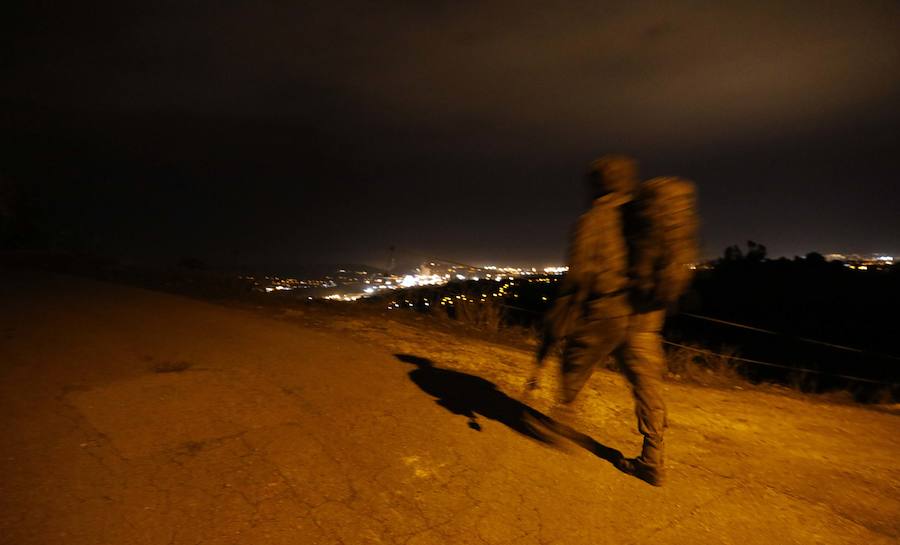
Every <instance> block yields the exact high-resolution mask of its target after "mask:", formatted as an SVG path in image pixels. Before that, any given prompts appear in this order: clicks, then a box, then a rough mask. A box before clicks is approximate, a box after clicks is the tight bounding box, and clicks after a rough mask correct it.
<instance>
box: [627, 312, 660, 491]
mask: <svg viewBox="0 0 900 545" xmlns="http://www.w3.org/2000/svg"><path fill="white" fill-rule="evenodd" d="M664 320H665V311H662V310H660V311H654V312H647V313H640V314H635V315H634V316H633V317H632V319H631V320H630V323H629V327H628V333H627V337H626V339H625V343H624V345H623V347H622V350H621V352H620V355H621V361H622V364H623V367H624V371H625V376H626V377H627V378H628V380H629V381H630V382H631V385H632V388H633V391H634V401H635V413H636V415H637V421H638V430H639V431H640V432H641V435H643V436H644V445H643V449H642V451H641V456H640V457H639V458H638V462H639V463H642V464H644V465H646V466H647V467H648V468H651V469H652V470H655V472H656V473H658V475H657V476H658V477H659V480H660V481H661V479H662V471H663V468H664V467H665V460H664V458H665V448H664V443H663V434H664V432H665V429H666V426H667V424H668V423H667V417H666V404H665V401H664V400H663V396H662V373H663V369H664V367H665V352H663V348H662V336H661V335H660V331H661V330H662V325H663V321H664Z"/></svg>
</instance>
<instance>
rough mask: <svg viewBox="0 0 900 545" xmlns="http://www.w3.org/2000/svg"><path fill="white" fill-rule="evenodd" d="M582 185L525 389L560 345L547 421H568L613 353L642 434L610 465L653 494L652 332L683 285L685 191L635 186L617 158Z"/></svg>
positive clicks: (655, 403) (659, 462) (657, 457)
mask: <svg viewBox="0 0 900 545" xmlns="http://www.w3.org/2000/svg"><path fill="white" fill-rule="evenodd" d="M588 181H589V189H590V191H591V197H592V199H593V200H592V205H591V209H590V210H589V211H588V212H586V213H585V214H584V215H582V216H581V218H579V220H578V223H577V224H576V227H575V230H574V232H573V234H572V237H571V242H570V247H569V258H568V259H569V261H568V265H569V271H568V273H567V274H566V277H565V278H564V280H563V282H562V283H561V286H560V293H559V297H558V298H557V300H556V301H555V303H554V306H553V308H552V309H551V311H550V312H549V313H548V316H547V326H546V329H545V332H544V339H543V341H542V343H541V345H540V347H539V349H538V354H537V359H538V364H537V365H536V367H535V372H534V374H533V375H532V376H531V377H530V378H529V381H528V388H529V389H533V388H535V387H537V382H538V376H537V373H538V372H539V370H540V368H541V367H542V363H543V359H544V358H545V357H546V355H547V354H548V352H549V350H550V347H551V346H552V345H553V344H554V343H555V342H557V341H560V342H561V343H562V344H563V353H562V368H561V389H560V390H561V392H560V399H559V400H558V402H557V403H556V405H555V406H554V407H553V408H552V409H551V415H552V416H553V417H554V418H556V419H558V420H561V421H562V422H563V423H568V422H569V421H571V419H572V417H573V415H574V411H573V403H574V402H575V400H576V398H577V396H578V394H579V392H580V391H581V390H582V388H583V387H584V385H585V383H586V382H587V380H588V379H589V378H590V376H591V374H592V373H593V371H594V368H595V366H596V365H597V363H599V362H600V361H602V360H603V359H604V358H606V357H608V356H610V355H614V356H615V357H616V359H617V360H618V362H619V363H620V365H621V367H622V369H623V371H624V373H625V376H626V377H627V378H628V380H629V381H630V382H631V385H632V388H633V392H634V397H635V412H636V415H637V420H638V429H639V430H640V432H641V434H642V435H643V436H644V443H643V447H642V451H641V455H640V456H638V457H637V458H633V459H624V458H623V459H621V460H619V461H618V462H617V466H618V467H619V469H621V470H622V471H624V472H626V473H629V474H631V475H634V476H636V477H638V478H640V479H642V480H644V481H646V482H648V483H650V484H653V485H655V486H660V485H661V484H662V483H663V480H664V473H665V469H664V468H665V459H664V444H663V433H664V431H665V428H666V425H667V423H666V407H665V403H664V401H663V399H662V395H661V389H662V388H661V380H662V371H663V368H664V366H665V356H664V352H663V349H662V338H661V336H660V331H661V330H662V325H663V322H664V320H665V312H666V310H665V309H666V308H667V306H669V305H671V304H672V303H674V302H675V301H676V300H677V299H678V297H679V296H680V295H681V294H682V292H683V291H684V290H685V289H686V287H687V285H688V283H689V282H690V279H691V275H690V272H691V270H690V269H689V268H688V267H687V264H688V263H690V262H692V261H693V260H694V258H695V257H696V242H695V240H696V228H697V222H696V218H695V215H694V188H693V184H691V183H690V182H687V181H686V180H681V179H679V178H656V179H654V180H650V181H648V182H646V183H644V184H641V185H640V187H639V186H638V183H637V164H636V162H635V161H634V160H633V159H631V158H629V157H625V156H619V155H608V156H604V157H601V158H600V159H598V160H596V161H594V162H593V163H591V168H590V171H589V174H588Z"/></svg>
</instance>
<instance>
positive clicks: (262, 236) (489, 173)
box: [0, 0, 900, 265]
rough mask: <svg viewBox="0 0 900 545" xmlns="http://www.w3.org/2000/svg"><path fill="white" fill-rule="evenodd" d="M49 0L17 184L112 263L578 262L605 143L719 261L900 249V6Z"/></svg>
mask: <svg viewBox="0 0 900 545" xmlns="http://www.w3.org/2000/svg"><path fill="white" fill-rule="evenodd" d="M70 4H71V5H69V6H54V5H52V3H50V2H38V1H34V2H28V3H26V5H27V7H23V8H19V9H17V10H13V11H14V13H12V17H8V18H4V19H5V22H4V23H2V25H4V26H7V27H8V28H4V29H2V30H3V36H4V38H3V39H4V40H5V41H8V42H9V43H7V44H4V46H3V50H4V51H5V53H3V55H4V56H5V58H4V64H5V65H6V66H7V68H6V69H5V70H4V74H5V77H4V83H3V85H2V88H0V101H2V105H3V116H2V119H3V123H4V125H6V127H5V128H4V129H3V134H4V142H3V161H2V164H0V169H2V170H0V174H2V176H3V177H4V178H6V179H7V180H11V181H13V182H15V183H18V184H27V185H30V186H32V187H34V188H35V193H36V194H39V195H41V198H42V199H43V200H44V201H45V202H47V203H49V204H48V205H47V209H48V210H50V214H51V215H52V216H53V221H54V222H55V224H54V225H56V226H57V227H58V228H59V229H61V230H64V231H66V232H67V233H69V235H68V236H70V237H71V238H72V239H73V240H78V241H79V242H78V243H79V244H82V245H84V246H86V247H89V248H90V249H92V250H93V251H97V252H100V253H108V254H115V255H123V256H130V257H133V258H142V259H160V260H170V259H176V258H179V257H183V256H187V255H196V256H199V257H202V258H204V259H207V260H209V261H211V262H213V263H218V264H223V265H228V264H233V263H249V264H258V263H312V262H319V263H322V262H358V261H362V262H368V263H372V264H376V265H382V264H384V262H385V261H386V257H387V248H388V247H389V246H391V245H396V246H397V248H398V250H399V251H419V252H424V253H427V254H431V255H435V256H439V257H444V258H448V259H454V260H461V261H469V262H473V261H474V262H495V263H500V264H534V265H538V264H553V263H559V262H561V261H562V256H563V250H564V245H565V238H566V232H567V230H568V227H569V225H570V224H571V223H572V221H573V220H574V219H575V217H576V216H577V215H578V213H579V212H580V211H581V210H582V206H583V205H584V200H585V199H584V187H583V181H582V175H583V173H584V170H585V167H586V164H587V163H588V162H589V161H590V160H591V159H592V158H594V157H596V156H597V155H599V154H602V153H604V152H608V151H622V152H627V153H631V154H634V155H635V156H636V157H637V158H638V159H639V160H640V161H641V165H642V174H643V175H644V176H645V177H650V176H657V175H665V174H670V175H681V176H685V177H688V178H691V179H693V180H695V181H696V182H697V184H698V186H699V190H700V205H701V215H702V218H703V233H702V235H703V242H704V253H705V254H706V255H707V256H709V257H713V256H716V255H720V254H721V252H722V249H723V248H724V247H725V246H727V245H729V244H733V243H743V242H744V241H746V240H747V239H753V240H756V241H759V242H762V243H764V244H766V245H767V246H768V247H769V252H770V254H773V255H788V256H792V255H794V254H801V255H802V254H805V253H806V252H808V251H812V250H817V251H820V252H831V251H854V252H875V251H882V252H890V253H894V254H900V213H898V210H900V187H898V185H900V184H898V181H900V180H898V174H897V171H898V161H897V157H900V144H898V141H900V139H898V137H897V133H898V129H900V100H898V99H900V32H898V30H897V29H898V22H900V3H897V2H895V1H886V2H862V1H854V2H828V3H825V2H771V3H770V2H739V3H731V2H721V1H719V2H708V3H707V2H685V3H674V2H659V3H647V2H628V3H621V4H608V5H604V3H602V2H570V3H558V4H554V6H553V7H552V8H551V7H548V6H549V5H550V3H544V2H539V3H534V4H533V5H534V6H536V7H524V6H526V5H527V4H529V3H527V2H520V1H516V2H485V3H476V2H471V3H470V2H461V1H455V2H425V1H409V2H359V1H353V2H340V1H330V2H317V3H313V2H296V1H292V2H288V1H285V2H274V1H254V2H237V1H223V0H218V1H190V0H180V1H178V2H168V1H153V2H142V3H139V4H131V3H130V2H127V1H122V2H115V3H110V4H108V5H102V4H96V3H90V2H83V3H82V2H76V3H70Z"/></svg>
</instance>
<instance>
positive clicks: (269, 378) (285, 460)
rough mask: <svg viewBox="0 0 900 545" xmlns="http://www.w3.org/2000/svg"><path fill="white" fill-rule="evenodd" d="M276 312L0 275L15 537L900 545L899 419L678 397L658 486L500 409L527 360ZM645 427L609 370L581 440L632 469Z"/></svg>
mask: <svg viewBox="0 0 900 545" xmlns="http://www.w3.org/2000/svg"><path fill="white" fill-rule="evenodd" d="M266 312H268V311H264V312H257V311H253V310H242V309H235V308H228V307H225V306H217V305H213V304H209V303H204V302H198V301H194V300H190V299H186V298H182V297H176V296H172V295H166V294H161V293H155V292H150V291H145V290H139V289H135V288H128V287H122V286H116V285H111V284H103V283H98V282H93V281H88V280H83V279H76V278H72V277H65V276H55V275H49V274H35V273H30V274H29V273H23V272H10V271H6V272H0V419H2V420H0V424H2V428H3V430H5V438H4V441H3V442H2V446H0V464H2V467H0V543H2V544H16V545H19V544H21V545H25V544H55V543H64V544H67V545H70V544H71V545H79V544H123V545H125V544H127V545H132V544H135V545H137V544H226V543H228V544H231V543H234V544H255V543H261V544H262V543H265V544H279V543H291V544H297V543H303V544H307V543H345V544H353V543H408V544H424V543H451V544H452V543H491V544H493V543H509V542H515V543H516V544H518V545H527V544H532V543H534V544H538V543H559V544H580V543H592V544H599V543H616V544H623V543H649V542H652V543H655V544H669V543H691V544H696V543H701V544H702V543H716V544H718V543H740V544H741V545H751V544H756V543H759V544H763V543H765V544H769V543H823V544H851V543H884V544H887V543H896V542H897V541H898V538H900V462H898V454H900V433H898V432H900V417H898V416H896V415H893V414H888V413H885V412H877V411H872V410H870V409H867V408H864V407H855V406H847V405H836V404H827V403H821V402H816V401H814V400H809V399H796V398H791V397H787V396H780V395H774V394H769V393H764V392H759V391H748V390H732V391H729V390H721V389H720V390H714V389H704V388H698V387H691V386H685V385H676V384H670V385H668V386H667V392H666V393H667V399H668V400H669V403H670V420H671V428H670V431H669V435H668V439H669V445H670V457H669V477H670V479H669V483H668V485H667V486H666V487H664V488H661V489H659V488H653V487H650V486H648V485H646V484H644V483H643V482H640V481H638V480H636V479H633V478H631V477H628V476H626V475H624V474H622V473H620V472H618V471H616V470H615V469H614V468H613V467H612V465H611V464H610V463H608V462H607V461H606V460H604V459H603V458H602V457H598V456H597V455H595V454H594V453H593V452H591V451H589V450H586V449H584V448H579V447H577V446H574V445H571V444H570V445H569V446H568V447H566V448H560V446H559V445H553V444H546V443H544V442H541V441H539V440H536V439H535V438H533V437H530V436H529V435H528V434H527V433H522V430H521V429H520V428H519V427H518V426H517V425H516V422H514V421H512V420H511V418H510V413H509V411H505V410H499V411H498V410H494V409H496V408H497V407H498V406H502V407H501V408H503V407H505V408H507V409H508V408H510V407H513V408H514V407H516V405H515V401H513V400H512V399H510V398H507V397H505V395H504V394H503V393H501V391H505V392H506V393H508V394H510V395H511V396H513V397H515V396H517V394H516V392H518V390H519V388H520V387H521V383H522V380H523V377H524V375H525V372H526V370H527V368H528V366H529V365H530V354H529V353H528V352H526V351H520V350H516V349H512V348H508V347H503V346H499V345H494V344H490V343H487V342H483V341H477V340H472V339H467V338H462V337H460V336H458V335H453V334H451V333H448V332H446V331H442V330H440V329H435V328H432V327H424V326H417V325H416V324H415V323H410V322H408V321H407V322H404V321H395V320H390V319H384V318H380V317H378V316H369V317H366V316H358V317H352V316H343V317H341V316H334V317H331V318H328V319H323V318H322V316H321V315H317V316H315V317H314V318H311V317H310V316H308V315H307V314H304V312H303V311H290V312H284V313H282V314H280V315H279V316H271V313H269V314H270V315H268V316H267V315H266ZM314 325H315V327H314ZM395 354H407V355H410V356H415V357H417V358H427V359H428V360H430V361H432V362H433V363H434V365H436V366H437V367H439V368H442V369H445V370H448V371H434V370H428V369H424V370H423V369H417V368H416V367H415V366H414V365H412V364H410V363H405V362H403V361H400V360H399V359H398V358H397V357H395ZM407 359H409V358H407ZM449 370H455V371H457V373H453V372H451V371H449ZM411 372H412V374H411ZM462 373H465V374H462ZM474 376H478V377H483V378H484V379H487V380H490V381H492V382H493V383H494V384H496V385H497V387H498V388H499V391H495V390H493V389H492V386H491V385H490V384H489V383H487V382H485V381H479V380H478V379H476V378H474ZM460 392H462V394H460ZM488 398H490V400H489V401H486V400H487V399H488ZM436 401H438V402H437V403H436ZM467 403H468V404H469V405H467ZM531 403H532V404H534V405H536V406H538V407H539V408H541V407H542V406H543V405H544V404H545V403H546V399H535V400H532V401H531ZM498 404H499V405H498ZM466 409H473V410H474V411H475V413H473V415H474V417H475V419H474V422H475V423H477V425H473V422H471V419H469V418H467V417H466V416H464V415H462V414H461V413H465V412H466ZM479 411H480V412H481V414H476V413H478V412H479ZM633 427H634V417H633V414H632V404H631V399H630V397H629V392H628V390H627V387H626V386H625V384H624V383H623V381H622V379H621V377H619V376H618V375H616V374H613V373H609V372H605V371H604V372H598V373H597V374H596V375H595V377H594V378H593V379H592V384H591V387H590V388H589V389H588V391H587V392H586V395H585V398H584V400H583V407H582V416H581V422H580V424H579V429H580V431H582V432H584V433H586V434H588V435H590V436H591V437H593V438H594V439H595V440H596V441H598V442H600V443H602V444H603V445H606V446H607V447H611V448H615V449H620V450H622V451H624V452H625V453H626V454H629V455H631V454H634V453H635V452H636V451H637V448H638V446H639V444H640V437H639V436H638V435H636V433H635V432H634V430H633ZM478 428H480V429H478Z"/></svg>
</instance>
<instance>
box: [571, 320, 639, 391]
mask: <svg viewBox="0 0 900 545" xmlns="http://www.w3.org/2000/svg"><path fill="white" fill-rule="evenodd" d="M627 327H628V318H627V317H623V316H617V317H611V318H610V317H602V316H601V317H597V316H594V317H589V319H587V320H585V322H584V323H583V324H581V325H579V327H577V328H576V330H575V331H574V332H573V334H572V335H570V336H569V337H568V338H567V339H566V343H565V349H564V351H563V358H562V369H561V370H562V380H561V388H560V390H561V391H560V402H561V403H562V404H563V405H571V403H572V402H573V401H575V398H576V397H578V393H579V392H581V390H582V388H584V385H585V384H586V383H587V381H588V379H589V378H590V377H591V374H593V372H594V368H595V367H596V366H597V363H599V362H600V361H602V360H603V358H605V357H607V356H609V355H610V354H611V353H612V352H613V350H615V349H616V348H617V347H618V346H619V345H621V344H622V342H623V341H624V339H625V334H626V331H627Z"/></svg>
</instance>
